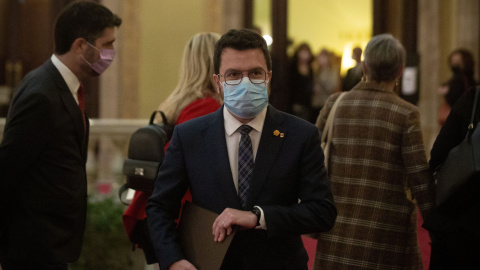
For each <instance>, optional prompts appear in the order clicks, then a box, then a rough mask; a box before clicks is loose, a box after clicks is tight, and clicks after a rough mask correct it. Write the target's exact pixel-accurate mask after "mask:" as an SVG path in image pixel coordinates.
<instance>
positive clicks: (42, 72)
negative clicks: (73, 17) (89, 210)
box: [0, 60, 88, 263]
mask: <svg viewBox="0 0 480 270" xmlns="http://www.w3.org/2000/svg"><path fill="white" fill-rule="evenodd" d="M85 134H86V135H85V136H84V126H83V119H82V114H81V111H80V108H79V106H78V105H77V103H76V101H75V99H74V97H73V95H72V93H71V91H70V90H69V88H68V86H67V84H66V83H65V81H64V79H63V78H62V76H61V75H60V72H59V71H58V70H57V68H55V66H54V65H53V63H52V61H51V60H48V61H47V62H45V63H44V64H43V65H42V66H40V67H39V68H37V69H35V70H34V71H32V72H30V73H29V74H27V75H26V77H25V78H24V80H23V82H22V84H21V85H20V87H19V88H18V89H17V91H16V94H15V96H14V98H13V101H12V103H11V106H10V111H9V114H8V117H7V122H6V126H5V131H4V136H3V141H2V143H1V145H0V185H1V189H0V219H1V220H0V255H2V256H8V258H9V260H20V261H36V262H47V263H48V262H52V263H66V262H73V261H75V260H77V259H78V257H79V255H80V250H81V246H82V239H83V234H84V230H85V214H86V200H87V182H86V171H85V163H86V157H87V144H88V121H87V131H86V132H85Z"/></svg>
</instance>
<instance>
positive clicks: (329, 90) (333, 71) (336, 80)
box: [310, 49, 340, 123]
mask: <svg viewBox="0 0 480 270" xmlns="http://www.w3.org/2000/svg"><path fill="white" fill-rule="evenodd" d="M316 66H317V68H316V71H315V75H314V86H313V96H312V101H311V102H312V112H313V116H312V119H311V120H310V121H311V122H312V123H315V121H316V120H317V117H318V113H319V112H320V110H321V109H322V108H323V106H325V101H326V100H327V98H328V97H329V96H330V95H331V94H333V93H334V92H337V91H340V74H339V72H338V66H337V64H336V59H335V55H334V54H333V53H332V52H330V51H328V50H327V49H322V50H321V51H320V53H319V54H318V56H317V62H316Z"/></svg>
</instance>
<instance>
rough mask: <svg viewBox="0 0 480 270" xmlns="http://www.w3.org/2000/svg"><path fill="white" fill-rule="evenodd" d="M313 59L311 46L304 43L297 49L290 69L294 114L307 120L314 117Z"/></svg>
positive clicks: (289, 79)
mask: <svg viewBox="0 0 480 270" xmlns="http://www.w3.org/2000/svg"><path fill="white" fill-rule="evenodd" d="M313 59H314V58H313V55H312V51H311V50H310V46H309V45H308V44H307V43H302V44H300V45H299V46H298V47H297V49H296V50H295V53H294V54H293V57H292V60H291V62H290V66H289V71H288V74H289V78H288V84H289V91H290V96H291V98H292V114H293V115H295V116H298V117H300V118H303V119H305V120H307V121H310V120H311V119H312V104H311V102H312V101H311V100H312V88H313V69H312V62H313Z"/></svg>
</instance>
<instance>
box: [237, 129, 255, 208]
mask: <svg viewBox="0 0 480 270" xmlns="http://www.w3.org/2000/svg"><path fill="white" fill-rule="evenodd" d="M238 131H240V134H241V135H242V136H241V138H240V143H239V144H238V196H239V197H240V202H241V204H242V207H245V203H246V201H247V195H248V189H249V188H250V179H251V176H252V171H253V165H254V163H253V150H252V140H251V139H250V136H249V135H248V134H249V133H250V131H252V127H251V126H247V125H242V126H240V127H239V128H238Z"/></svg>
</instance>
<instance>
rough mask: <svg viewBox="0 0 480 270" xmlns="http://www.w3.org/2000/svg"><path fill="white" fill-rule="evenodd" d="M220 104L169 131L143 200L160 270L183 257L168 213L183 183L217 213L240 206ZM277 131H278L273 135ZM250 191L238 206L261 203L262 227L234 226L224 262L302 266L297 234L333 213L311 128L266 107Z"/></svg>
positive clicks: (319, 226)
mask: <svg viewBox="0 0 480 270" xmlns="http://www.w3.org/2000/svg"><path fill="white" fill-rule="evenodd" d="M223 109H224V107H222V108H220V109H219V110H217V111H216V112H214V113H211V114H209V115H206V116H203V117H199V118H196V119H193V120H190V121H188V122H186V123H184V124H181V125H178V126H177V127H176V128H175V130H174V134H173V137H172V140H171V143H170V146H169V148H168V149H167V152H166V156H165V160H164V163H163V165H162V168H161V170H160V173H159V175H158V178H157V181H156V183H155V190H154V192H153V195H152V197H151V198H150V200H149V204H148V206H147V217H148V221H149V227H150V233H151V237H152V241H153V244H154V246H155V249H156V252H157V257H158V259H159V262H160V267H161V268H162V269H166V267H168V266H169V265H170V264H172V263H173V262H175V261H177V260H180V259H182V258H183V254H182V249H181V247H180V245H179V243H178V239H177V232H176V227H175V223H174V220H175V218H176V217H177V216H178V212H179V209H180V200H181V198H182V196H183V194H184V193H185V192H186V190H187V188H189V189H190V192H191V194H192V199H193V203H195V204H197V205H199V206H201V207H203V208H206V209H209V210H211V211H214V212H216V213H219V214H220V213H221V212H222V211H223V210H224V209H225V208H227V207H229V208H235V209H242V207H241V204H240V201H239V199H238V196H237V192H236V189H235V185H234V182H233V178H232V173H231V169H230V163H229V159H228V152H227V146H226V140H225V127H224V118H223ZM275 130H278V131H279V132H281V133H283V134H284V136H283V137H282V136H275V135H274V131H275ZM249 192H250V194H249V197H248V199H247V203H246V207H245V209H244V210H251V209H252V208H253V206H254V205H258V206H260V207H261V208H262V209H263V212H264V217H265V221H266V225H267V230H258V229H250V230H243V231H238V232H237V234H236V235H235V237H234V239H233V241H232V244H231V246H230V248H229V251H228V252H227V256H226V258H225V260H224V263H223V267H222V269H306V267H307V261H308V255H307V253H306V251H305V249H304V247H303V242H302V240H301V234H306V233H314V232H322V231H327V230H329V229H330V228H331V227H332V226H333V224H334V221H335V218H336V214H337V212H336V208H335V205H334V202H333V196H332V193H331V188H330V182H329V179H328V176H327V172H326V169H325V166H324V155H323V151H322V149H321V147H320V140H319V135H318V130H317V128H316V127H315V126H314V125H312V124H310V123H308V122H306V121H304V120H301V119H299V118H297V117H295V116H292V115H289V114H286V113H283V112H279V111H277V110H276V109H275V108H273V107H272V106H269V107H268V110H267V115H266V119H265V122H264V126H263V131H262V135H261V139H260V143H259V147H258V151H257V155H256V158H255V167H254V170H253V174H252V182H251V185H250V191H249ZM299 199H300V200H301V202H300V203H299ZM212 225H213V224H212ZM212 241H213V235H212Z"/></svg>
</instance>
